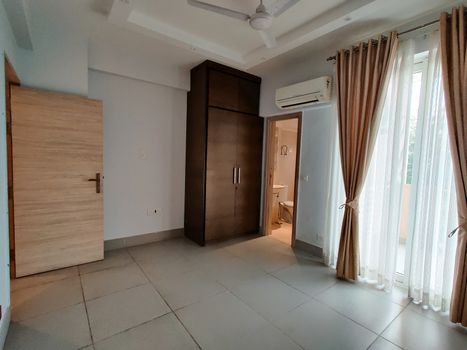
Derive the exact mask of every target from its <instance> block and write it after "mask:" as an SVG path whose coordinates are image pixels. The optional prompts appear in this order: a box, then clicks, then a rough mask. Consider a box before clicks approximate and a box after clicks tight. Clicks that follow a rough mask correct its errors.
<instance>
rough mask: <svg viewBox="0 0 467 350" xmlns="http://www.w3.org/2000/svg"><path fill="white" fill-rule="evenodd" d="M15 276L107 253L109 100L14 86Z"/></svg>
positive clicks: (12, 104)
mask: <svg viewBox="0 0 467 350" xmlns="http://www.w3.org/2000/svg"><path fill="white" fill-rule="evenodd" d="M11 111H12V140H13V147H12V148H13V149H12V151H13V152H12V153H13V183H14V189H13V195H14V206H15V210H14V219H15V220H14V221H15V251H16V252H15V253H16V254H15V257H16V276H17V277H20V276H25V275H30V274H34V273H38V272H43V271H49V270H54V269H59V268H63V267H67V266H73V265H77V264H82V263H86V262H90V261H95V260H99V259H102V258H103V197H102V196H103V195H102V191H100V192H101V193H96V190H97V182H96V181H89V179H94V180H95V179H96V174H97V173H100V174H102V103H101V102H100V101H95V100H90V99H87V98H84V97H79V96H73V95H66V94H60V93H52V92H45V91H39V90H33V89H27V88H22V87H16V86H13V87H12V90H11Z"/></svg>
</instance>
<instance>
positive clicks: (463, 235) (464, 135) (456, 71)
mask: <svg viewBox="0 0 467 350" xmlns="http://www.w3.org/2000/svg"><path fill="white" fill-rule="evenodd" d="M466 34H467V26H466V12H465V8H464V6H461V7H460V8H458V9H454V10H453V11H452V14H451V15H448V14H447V13H443V14H442V15H441V19H440V35H441V65H442V70H443V83H444V93H445V100H446V111H447V118H448V128H449V141H450V144H451V154H452V159H453V166H454V178H455V181H456V192H457V213H458V217H459V227H458V229H457V234H458V236H457V240H458V242H457V243H458V245H457V252H456V266H455V272H454V287H453V294H452V298H451V321H452V322H455V323H462V325H464V326H467V227H466V219H467V53H466V49H467V46H466V44H467V41H466Z"/></svg>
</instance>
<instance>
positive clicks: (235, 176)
mask: <svg viewBox="0 0 467 350" xmlns="http://www.w3.org/2000/svg"><path fill="white" fill-rule="evenodd" d="M232 170H233V176H232V177H233V180H232V183H233V184H234V185H235V184H236V183H237V168H235V167H234V168H232Z"/></svg>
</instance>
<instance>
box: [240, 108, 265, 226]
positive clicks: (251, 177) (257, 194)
mask: <svg viewBox="0 0 467 350" xmlns="http://www.w3.org/2000/svg"><path fill="white" fill-rule="evenodd" d="M237 120H238V122H237V166H238V167H239V168H240V170H241V173H240V174H241V176H240V183H239V184H238V185H237V193H236V197H235V227H236V232H237V234H246V233H256V232H258V229H259V221H260V198H261V169H262V149H263V118H260V117H255V116H251V115H246V114H237Z"/></svg>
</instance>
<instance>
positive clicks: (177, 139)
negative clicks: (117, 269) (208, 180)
mask: <svg viewBox="0 0 467 350" xmlns="http://www.w3.org/2000/svg"><path fill="white" fill-rule="evenodd" d="M89 96H90V97H91V98H97V99H101V100H103V103H104V176H105V179H104V236H105V240H109V239H114V238H122V237H127V236H133V235H138V234H144V233H152V232H159V231H164V230H169V229H177V228H182V227H183V216H184V193H185V133H186V91H183V90H179V89H174V88H169V87H165V86H161V85H156V84H151V83H147V82H143V81H140V80H135V79H130V78H123V77H120V76H116V75H112V74H108V73H103V72H98V71H93V70H90V71H89ZM148 209H149V211H150V212H151V213H152V212H153V210H154V209H157V211H158V213H157V214H156V215H149V216H148V215H147V210H148Z"/></svg>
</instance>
